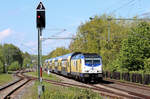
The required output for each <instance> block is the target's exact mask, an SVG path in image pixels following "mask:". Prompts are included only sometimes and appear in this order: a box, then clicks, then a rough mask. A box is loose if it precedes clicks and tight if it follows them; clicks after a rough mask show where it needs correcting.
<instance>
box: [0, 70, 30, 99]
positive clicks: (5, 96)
mask: <svg viewBox="0 0 150 99" xmlns="http://www.w3.org/2000/svg"><path fill="white" fill-rule="evenodd" d="M22 73H23V72H22V71H20V72H17V73H16V76H17V77H19V79H18V80H17V81H15V82H13V83H10V84H8V85H7V86H5V87H2V88H1V89H0V99H15V96H16V95H17V93H16V92H17V90H19V89H20V88H22V87H23V86H25V85H26V84H28V83H29V82H30V81H31V80H32V79H30V78H29V77H25V76H24V75H23V74H22Z"/></svg>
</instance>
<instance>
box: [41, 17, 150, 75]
mask: <svg viewBox="0 0 150 99" xmlns="http://www.w3.org/2000/svg"><path fill="white" fill-rule="evenodd" d="M108 18H112V20H108ZM113 19H115V17H113V16H108V15H101V16H95V17H94V18H92V19H91V20H88V21H86V22H84V23H81V25H80V26H79V27H78V30H77V33H76V39H75V40H72V42H71V44H70V46H69V48H68V49H66V48H63V47H61V48H56V50H54V51H52V52H51V53H50V54H49V55H47V56H45V57H44V58H45V59H46V58H51V57H56V56H60V55H58V54H54V53H60V54H61V55H63V54H66V53H70V52H84V53H98V54H100V55H101V56H102V60H103V67H104V70H106V71H119V72H138V73H139V72H140V73H150V22H148V21H137V20H136V17H135V20H132V21H131V20H130V21H125V20H113ZM109 26H110V36H109V35H108V29H109ZM64 51H65V52H64ZM63 52H64V53H63Z"/></svg>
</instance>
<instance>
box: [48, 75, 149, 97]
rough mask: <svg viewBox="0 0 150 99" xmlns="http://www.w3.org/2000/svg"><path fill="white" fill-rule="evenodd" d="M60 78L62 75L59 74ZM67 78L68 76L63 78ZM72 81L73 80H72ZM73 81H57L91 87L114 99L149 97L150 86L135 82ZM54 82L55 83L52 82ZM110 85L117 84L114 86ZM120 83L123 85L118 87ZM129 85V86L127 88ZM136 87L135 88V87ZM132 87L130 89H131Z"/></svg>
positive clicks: (65, 84)
mask: <svg viewBox="0 0 150 99" xmlns="http://www.w3.org/2000/svg"><path fill="white" fill-rule="evenodd" d="M60 78H62V76H60ZM65 79H68V78H65ZM63 80H64V78H63ZM73 81H74V80H73ZM73 81H69V82H67V83H63V82H61V84H60V82H59V84H58V83H57V84H58V85H62V86H69V87H70V86H77V87H81V88H88V89H92V90H94V91H96V92H99V93H100V94H101V95H102V96H107V97H109V98H115V99H118V98H119V99H120V98H130V99H150V95H149V93H150V89H149V88H150V87H147V86H143V85H142V86H137V85H136V84H131V83H130V84H126V83H121V82H115V81H114V80H110V81H104V82H102V83H99V84H83V83H81V82H80V83H81V85H77V84H73ZM50 82H51V83H54V82H53V81H50ZM54 84H55V83H54ZM112 85H116V86H119V88H118V87H115V86H112ZM120 85H122V86H124V87H122V86H121V87H120ZM128 87H129V88H128ZM135 88H136V89H135ZM131 89H132V90H131Z"/></svg>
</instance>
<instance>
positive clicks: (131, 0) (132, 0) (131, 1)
mask: <svg viewBox="0 0 150 99" xmlns="http://www.w3.org/2000/svg"><path fill="white" fill-rule="evenodd" d="M134 1H135V0H130V1H129V2H127V3H125V4H123V5H122V6H120V7H118V8H116V9H115V10H113V11H112V12H111V14H112V13H114V12H116V11H117V10H120V9H121V8H123V7H124V6H127V5H129V4H131V3H133V2H134Z"/></svg>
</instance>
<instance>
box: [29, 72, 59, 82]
mask: <svg viewBox="0 0 150 99" xmlns="http://www.w3.org/2000/svg"><path fill="white" fill-rule="evenodd" d="M27 74H28V75H32V76H34V77H37V75H38V73H37V72H28V73H27ZM42 77H43V79H49V80H54V81H61V79H59V78H57V77H56V76H55V75H51V74H50V75H48V74H47V73H45V72H43V74H42Z"/></svg>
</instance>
